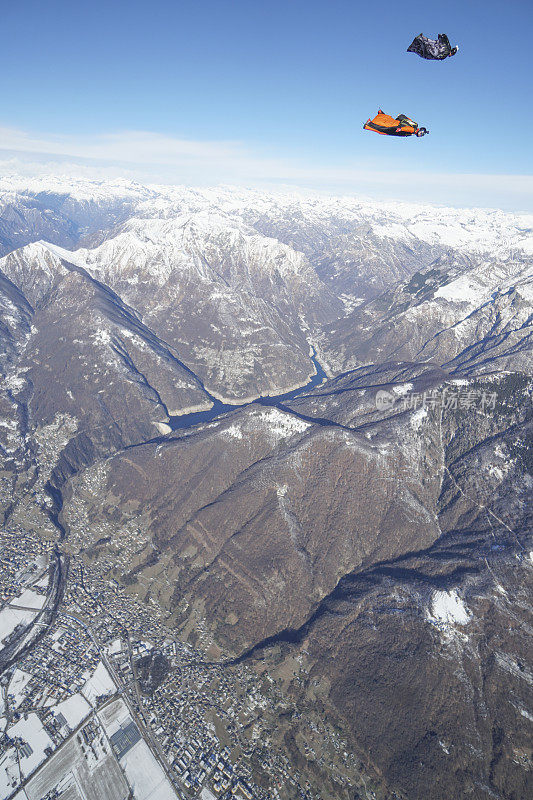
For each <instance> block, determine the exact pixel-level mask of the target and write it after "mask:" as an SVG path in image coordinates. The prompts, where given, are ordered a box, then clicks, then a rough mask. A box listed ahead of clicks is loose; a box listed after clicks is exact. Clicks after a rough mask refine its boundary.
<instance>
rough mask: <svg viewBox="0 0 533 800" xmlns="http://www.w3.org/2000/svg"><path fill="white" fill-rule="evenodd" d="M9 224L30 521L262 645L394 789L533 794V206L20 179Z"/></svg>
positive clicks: (21, 512) (241, 640)
mask: <svg viewBox="0 0 533 800" xmlns="http://www.w3.org/2000/svg"><path fill="white" fill-rule="evenodd" d="M0 220H1V222H0V248H1V250H0V253H1V255H2V258H0V309H1V311H0V314H1V316H0V375H1V380H2V383H1V387H2V388H1V390H0V513H2V514H3V518H4V525H6V526H7V525H9V524H12V523H13V521H14V520H18V521H19V522H20V521H21V520H23V521H24V524H25V525H32V526H34V527H36V528H37V527H38V528H40V529H41V530H42V533H43V536H49V537H54V536H55V535H56V533H57V531H56V530H55V527H56V524H57V522H55V521H54V520H56V521H57V520H59V522H60V524H61V526H62V529H63V531H64V532H65V533H66V538H65V542H66V546H67V547H68V550H69V552H71V553H72V554H76V555H77V557H79V558H81V559H84V558H87V559H90V560H91V562H92V563H94V562H95V561H96V562H97V563H98V565H99V569H100V570H101V572H102V574H104V575H105V576H106V577H107V578H109V580H111V579H112V580H115V581H118V582H120V583H122V584H123V585H124V586H127V587H128V590H129V591H131V592H132V593H133V594H134V595H135V596H137V597H138V598H139V599H141V600H143V601H145V602H151V603H155V604H157V606H158V608H160V609H161V611H162V612H163V614H164V615H165V617H166V619H167V620H168V624H170V625H172V626H173V628H174V629H175V630H176V631H178V632H179V634H180V636H182V637H183V639H184V640H186V641H188V642H189V643H191V644H192V645H194V646H195V647H197V648H198V649H199V650H200V651H201V652H203V653H204V654H205V657H206V658H210V659H213V660H217V661H220V662H223V663H224V664H226V665H227V668H228V670H231V669H233V668H234V667H236V665H238V664H241V663H246V664H252V665H258V664H261V665H262V668H263V669H266V670H267V672H268V674H269V675H270V676H271V678H272V679H273V680H279V681H280V682H282V683H283V685H284V690H285V691H286V693H287V696H288V697H290V699H291V701H292V702H293V703H294V704H295V707H296V708H299V709H302V710H304V711H305V709H308V708H309V707H313V709H314V713H316V714H318V715H319V716H321V718H323V719H325V720H329V721H333V723H334V724H335V725H336V726H338V727H339V729H341V730H342V731H343V734H344V735H345V736H346V737H348V739H349V741H350V743H351V746H352V748H353V752H354V753H356V754H357V756H358V758H359V759H360V764H362V765H364V769H365V770H366V772H367V774H370V775H371V776H372V778H373V780H374V781H375V785H376V787H377V789H376V791H378V792H379V793H380V794H379V796H380V797H382V798H391V799H392V798H405V799H406V800H426V798H427V797H428V796H431V797H432V798H436V799H437V800H441V799H442V800H449V798H450V797H472V798H474V799H476V800H477V798H479V799H480V800H481V798H501V800H511V799H513V800H518V798H525V797H527V796H528V793H529V792H530V791H531V788H532V775H533V762H532V750H531V738H530V737H531V722H532V721H533V708H531V694H530V691H531V690H530V687H531V684H532V683H533V674H532V671H531V665H529V666H528V657H529V656H530V639H529V638H528V634H529V631H530V630H531V628H530V627H528V626H531V596H530V581H531V574H532V569H533V555H532V554H533V550H532V542H531V489H532V486H533V478H532V464H533V461H532V456H531V452H532V451H531V447H532V433H531V417H532V415H531V398H532V389H533V381H532V378H531V363H532V362H531V347H532V330H533V313H532V299H533V298H532V286H533V274H532V273H533V216H527V215H513V214H507V213H503V212H501V211H495V210H484V209H452V208H439V207H432V206H422V205H418V204H416V203H411V202H388V203H387V202H379V203H378V202H374V201H370V200H359V199H353V198H330V197H323V196H320V195H299V194H297V193H292V194H288V193H265V192H259V191H255V190H249V191H247V190H243V189H237V188H232V187H222V188H215V189H190V188H185V187H183V188H182V187H160V186H159V187H156V186H151V187H144V186H140V185H137V184H133V183H128V182H123V181H117V182H91V181H85V180H78V181H72V180H70V179H61V178H54V179H52V178H39V179H34V180H31V181H30V180H27V179H23V178H16V177H13V178H2V179H0ZM317 365H321V367H322V368H323V370H324V372H325V379H324V380H323V381H322V382H319V381H318V380H316V379H315V380H313V376H314V375H315V373H316V370H317ZM202 414H204V415H205V416H201V415H202ZM193 423H195V424H193ZM125 532H127V533H128V535H127V536H126V533H125ZM296 662H297V663H298V664H300V665H301V672H300V674H299V675H298V676H296V675H295V677H294V678H293V679H291V680H287V677H286V676H287V674H288V670H289V668H290V665H293V664H294V663H296ZM279 724H280V730H283V738H282V742H283V747H284V748H285V750H286V755H287V758H288V759H289V762H290V763H294V764H297V765H298V768H299V769H300V770H303V772H304V774H306V775H307V776H308V778H309V780H312V781H313V782H314V785H317V786H319V787H320V789H321V791H322V793H323V794H322V796H323V797H324V798H339V799H340V798H342V800H353V798H354V797H356V796H358V795H357V794H354V792H353V790H351V789H350V788H349V787H347V786H346V785H345V783H343V782H340V781H339V780H337V778H336V775H335V768H334V766H332V765H327V764H326V765H325V764H324V763H322V762H321V760H320V759H319V758H318V757H316V756H313V755H312V754H310V752H309V751H308V750H305V749H304V748H303V745H302V743H301V735H300V733H301V732H300V722H299V717H298V715H297V714H295V715H293V716H292V717H291V718H290V719H287V717H286V716H285V717H283V719H282V718H280V722H279ZM428 787H430V789H429V788H428Z"/></svg>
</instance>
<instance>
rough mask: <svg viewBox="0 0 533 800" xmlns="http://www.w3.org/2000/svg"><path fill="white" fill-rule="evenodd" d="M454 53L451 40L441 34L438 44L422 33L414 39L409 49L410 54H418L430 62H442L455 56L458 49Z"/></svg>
mask: <svg viewBox="0 0 533 800" xmlns="http://www.w3.org/2000/svg"><path fill="white" fill-rule="evenodd" d="M453 51H454V52H452V46H451V44H450V40H449V39H448V37H447V36H446V34H445V33H439V37H438V39H437V41H436V42H435V41H434V40H433V39H428V38H427V36H424V34H423V33H421V34H420V36H416V37H415V38H414V39H413V41H412V42H411V44H410V45H409V47H408V48H407V52H408V53H416V54H417V55H418V56H421V57H422V58H427V59H428V60H430V61H442V60H443V59H445V58H448V56H451V55H455V53H456V52H457V48H455V47H454V48H453Z"/></svg>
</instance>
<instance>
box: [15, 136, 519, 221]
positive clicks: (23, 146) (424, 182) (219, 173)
mask: <svg viewBox="0 0 533 800" xmlns="http://www.w3.org/2000/svg"><path fill="white" fill-rule="evenodd" d="M1 150H3V151H4V157H5V160H4V161H3V163H2V162H0V171H1V172H3V173H4V174H5V173H6V172H8V171H10V170H11V171H13V172H20V171H22V172H24V173H25V174H28V173H29V172H33V174H35V173H42V172H45V171H48V172H49V171H51V169H53V168H54V167H55V168H56V169H57V167H58V166H59V165H60V166H61V171H62V172H63V173H64V174H71V175H82V176H84V177H119V176H121V177H128V178H134V179H138V180H143V181H152V182H158V183H188V184H195V185H201V184H204V185H205V184H209V185H213V184H215V183H234V184H239V183H240V184H246V185H251V184H253V185H261V186H264V185H266V184H270V185H272V184H279V183H284V184H292V185H297V186H300V187H306V188H312V189H315V190H319V191H345V192H348V191H349V192H354V191H356V192H359V193H361V192H363V193H367V194H370V195H373V196H376V197H401V196H403V195H404V193H405V187H406V186H408V187H409V197H410V198H411V199H417V200H420V201H423V202H427V201H433V202H440V203H444V204H451V205H485V206H487V205H491V206H497V207H500V208H512V209H517V210H526V211H527V210H531V209H533V175H481V174H445V173H432V174H429V173H423V172H418V173H416V172H394V171H390V170H387V171H379V170H378V171H373V170H369V169H368V168H367V167H365V166H364V164H363V165H362V164H351V165H346V166H345V167H339V166H333V165H328V164H322V165H317V164H306V163H304V162H303V161H296V160H294V159H288V158H284V157H273V156H271V155H270V154H266V153H262V152H258V151H257V152H256V151H254V150H252V149H251V148H250V147H248V146H246V145H245V144H243V143H241V142H223V141H221V142H217V141H192V140H187V139H179V138H175V137H171V136H166V135H163V134H158V133H151V132H148V131H122V132H114V133H104V134H100V135H96V136H74V135H55V134H34V133H30V132H28V131H21V130H16V129H13V128H9V127H0V151H1Z"/></svg>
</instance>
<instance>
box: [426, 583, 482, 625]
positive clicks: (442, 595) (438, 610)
mask: <svg viewBox="0 0 533 800" xmlns="http://www.w3.org/2000/svg"><path fill="white" fill-rule="evenodd" d="M471 616H472V615H471V613H470V612H469V611H468V609H467V607H466V606H465V604H464V602H463V600H462V599H461V598H460V597H459V595H458V594H457V592H456V591H455V589H452V591H450V592H443V591H437V592H435V593H434V594H433V597H432V599H431V609H430V611H428V613H427V616H426V619H427V620H428V621H429V622H431V623H432V624H434V625H437V626H438V627H441V626H443V627H444V628H448V627H453V626H455V625H460V626H463V625H468V623H469V622H470V619H471Z"/></svg>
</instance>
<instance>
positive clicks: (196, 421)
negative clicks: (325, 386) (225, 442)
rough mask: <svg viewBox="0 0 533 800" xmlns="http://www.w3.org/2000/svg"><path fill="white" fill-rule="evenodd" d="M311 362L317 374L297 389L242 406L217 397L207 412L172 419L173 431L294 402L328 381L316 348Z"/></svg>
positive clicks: (213, 399) (258, 399)
mask: <svg viewBox="0 0 533 800" xmlns="http://www.w3.org/2000/svg"><path fill="white" fill-rule="evenodd" d="M311 361H312V362H313V366H314V368H315V374H314V375H313V376H312V377H311V378H310V379H309V381H308V382H307V383H306V384H304V385H303V386H299V387H298V388H297V389H293V390H292V391H290V392H284V393H283V394H276V395H271V396H270V395H269V396H267V397H258V398H257V399H256V400H252V401H251V402H250V403H240V404H233V403H223V402H222V401H221V400H217V399H216V398H215V397H212V401H213V405H212V407H211V408H209V409H207V411H195V412H193V413H192V414H180V415H178V416H175V417H170V421H169V425H170V427H171V428H172V430H173V431H178V430H183V429H185V428H192V427H194V426H195V425H200V424H202V423H205V422H212V420H214V419H217V418H218V417H220V416H221V415H222V414H227V413H228V411H237V410H238V409H239V408H245V407H246V406H249V405H262V406H278V405H279V404H280V403H285V402H287V401H289V400H293V399H294V398H295V397H298V396H299V395H301V394H305V392H308V391H310V390H311V389H314V388H315V386H319V385H320V384H321V383H322V382H323V381H325V380H326V379H327V375H326V373H325V372H324V369H323V367H322V365H321V364H320V362H319V361H318V359H317V356H316V350H315V349H314V348H313V354H312V355H311Z"/></svg>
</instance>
